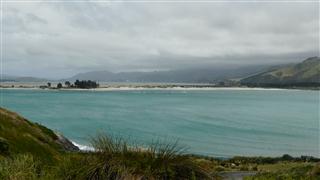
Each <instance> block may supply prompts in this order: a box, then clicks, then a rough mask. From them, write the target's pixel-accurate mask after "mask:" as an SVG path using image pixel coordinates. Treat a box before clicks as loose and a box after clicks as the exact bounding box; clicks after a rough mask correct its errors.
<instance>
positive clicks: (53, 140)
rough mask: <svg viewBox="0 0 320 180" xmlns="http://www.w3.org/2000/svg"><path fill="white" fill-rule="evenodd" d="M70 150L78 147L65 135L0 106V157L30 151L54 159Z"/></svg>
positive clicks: (38, 155) (50, 159)
mask: <svg viewBox="0 0 320 180" xmlns="http://www.w3.org/2000/svg"><path fill="white" fill-rule="evenodd" d="M70 150H75V151H76V150H78V149H77V147H75V146H73V145H72V143H70V142H69V141H68V140H67V139H65V138H64V137H63V136H61V135H57V134H55V133H54V132H53V131H52V130H50V129H48V128H46V127H44V126H42V125H39V124H37V123H32V122H30V121H28V120H26V119H24V118H23V117H21V116H19V115H18V114H16V113H14V112H11V111H8V110H5V109H3V108H0V157H1V156H10V155H14V154H19V153H30V154H32V155H34V156H37V157H39V158H41V159H44V160H48V161H53V160H54V159H55V158H56V157H57V156H58V155H61V154H62V153H64V152H66V151H70Z"/></svg>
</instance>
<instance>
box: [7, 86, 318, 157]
mask: <svg viewBox="0 0 320 180" xmlns="http://www.w3.org/2000/svg"><path fill="white" fill-rule="evenodd" d="M1 91H2V101H1V106H4V107H6V108H9V109H11V110H13V111H16V112H18V113H20V114H21V115H23V116H25V117H26V118H27V119H29V120H32V121H35V122H39V123H41V124H43V125H45V126H47V127H49V128H51V129H54V130H56V131H59V132H61V133H63V134H64V135H65V136H66V137H68V138H70V139H71V140H72V141H74V142H76V143H79V144H84V145H86V144H88V137H89V136H92V135H95V134H96V133H97V131H99V132H108V133H111V134H116V135H119V134H120V135H121V136H124V137H127V138H129V139H130V140H131V141H135V142H140V143H150V142H151V141H152V140H157V139H161V140H163V141H165V140H173V139H174V140H176V139H178V141H179V144H180V145H181V146H185V147H188V149H189V150H188V152H190V153H197V154H203V155H212V156H222V157H230V156H234V155H248V156H253V155H262V156H279V155H282V154H286V153H288V154H291V155H294V156H300V155H313V156H318V157H319V114H318V113H319V91H303V90H189V91H183V90H130V91H105V92H97V91H54V90H12V89H3V90H1Z"/></svg>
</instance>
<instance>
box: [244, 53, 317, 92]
mask: <svg viewBox="0 0 320 180" xmlns="http://www.w3.org/2000/svg"><path fill="white" fill-rule="evenodd" d="M241 84H243V85H247V86H263V87H267V86H273V87H282V86H287V87H290V86H305V87H310V86H312V87H313V86H320V58H319V57H310V58H308V59H306V60H304V61H303V62H301V63H298V64H293V65H288V66H285V67H281V68H276V69H273V70H270V71H267V72H263V73H259V74H257V75H253V76H250V77H247V78H244V79H242V80H241Z"/></svg>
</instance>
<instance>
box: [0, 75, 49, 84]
mask: <svg viewBox="0 0 320 180" xmlns="http://www.w3.org/2000/svg"><path fill="white" fill-rule="evenodd" d="M47 81H48V79H44V78H37V77H30V76H11V75H6V74H3V75H2V78H1V80H0V82H47Z"/></svg>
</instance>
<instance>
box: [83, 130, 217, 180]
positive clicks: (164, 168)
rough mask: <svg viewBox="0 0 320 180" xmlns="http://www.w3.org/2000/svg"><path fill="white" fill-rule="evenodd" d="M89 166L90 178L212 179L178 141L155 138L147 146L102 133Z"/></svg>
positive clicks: (96, 139)
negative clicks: (142, 146) (129, 142)
mask: <svg viewBox="0 0 320 180" xmlns="http://www.w3.org/2000/svg"><path fill="white" fill-rule="evenodd" d="M92 146H93V147H94V148H95V149H96V152H95V153H92V154H91V156H93V157H95V158H94V159H95V160H93V161H90V163H89V164H88V168H87V170H86V178H87V179H94V180H99V179H210V178H211V177H210V175H209V174H208V173H207V172H206V171H205V170H204V169H202V168H201V167H200V166H198V165H197V164H196V163H195V162H194V161H193V160H192V158H190V157H189V156H187V155H185V154H184V148H180V147H179V146H178V145H177V142H174V143H161V142H160V141H157V142H154V143H152V144H151V145H149V146H148V147H146V148H140V147H138V146H136V145H129V144H128V143H127V142H126V140H124V139H123V138H117V137H112V136H108V135H101V134H100V135H98V136H97V137H95V138H93V139H92Z"/></svg>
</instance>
